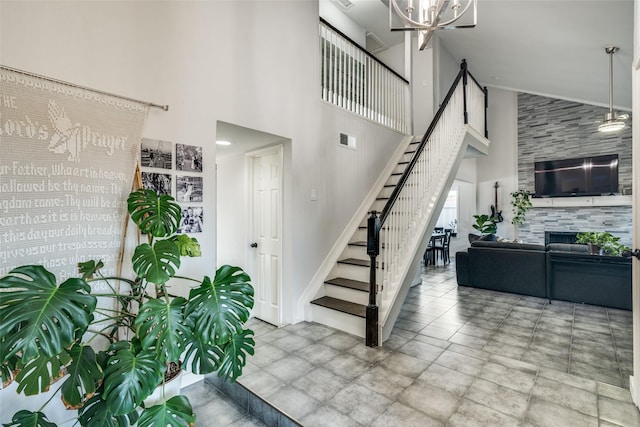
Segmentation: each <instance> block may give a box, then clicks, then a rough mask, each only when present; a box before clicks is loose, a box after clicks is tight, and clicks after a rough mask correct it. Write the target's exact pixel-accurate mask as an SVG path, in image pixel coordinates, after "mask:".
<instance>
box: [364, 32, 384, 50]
mask: <svg viewBox="0 0 640 427" xmlns="http://www.w3.org/2000/svg"><path fill="white" fill-rule="evenodd" d="M388 47H389V46H387V45H386V44H384V43H383V42H382V40H380V39H379V38H378V36H376V35H375V34H373V33H367V51H368V52H369V53H374V54H375V53H378V52H382V51H383V50H385V49H387V48H388Z"/></svg>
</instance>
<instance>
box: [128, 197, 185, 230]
mask: <svg viewBox="0 0 640 427" xmlns="http://www.w3.org/2000/svg"><path fill="white" fill-rule="evenodd" d="M127 207H128V209H129V214H131V219H132V220H133V222H135V223H136V225H137V226H138V228H140V230H141V231H142V232H143V233H149V234H151V235H152V236H154V237H169V236H171V235H172V234H174V233H175V232H176V231H177V230H178V225H179V224H180V217H181V216H182V209H180V205H178V204H177V203H175V201H174V199H173V197H171V196H169V195H167V194H162V195H158V194H156V192H155V191H153V190H149V189H140V190H138V191H134V192H133V193H131V194H130V195H129V198H128V199H127Z"/></svg>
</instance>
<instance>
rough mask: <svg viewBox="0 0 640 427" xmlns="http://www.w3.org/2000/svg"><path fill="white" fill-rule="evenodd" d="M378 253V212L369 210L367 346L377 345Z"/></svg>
mask: <svg viewBox="0 0 640 427" xmlns="http://www.w3.org/2000/svg"><path fill="white" fill-rule="evenodd" d="M379 253H380V218H379V217H378V212H376V211H371V215H370V216H369V218H368V219H367V255H369V258H370V259H371V266H370V267H369V304H368V305H367V311H366V333H365V341H366V345H367V346H369V347H376V346H377V345H378V305H377V301H376V291H377V289H376V287H377V286H376V283H377V280H376V264H377V263H376V258H377V256H378V254H379Z"/></svg>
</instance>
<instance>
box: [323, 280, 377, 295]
mask: <svg viewBox="0 0 640 427" xmlns="http://www.w3.org/2000/svg"><path fill="white" fill-rule="evenodd" d="M324 283H327V284H329V285H335V286H341V287H343V288H349V289H355V290H356V291H362V292H369V284H368V283H367V282H362V281H360V280H353V279H347V278H345V277H335V278H333V279H329V280H327V281H325V282H324Z"/></svg>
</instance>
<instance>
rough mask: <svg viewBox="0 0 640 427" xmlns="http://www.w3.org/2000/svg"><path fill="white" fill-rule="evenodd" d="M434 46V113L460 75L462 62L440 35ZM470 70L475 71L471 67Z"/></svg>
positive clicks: (434, 38) (435, 35) (434, 41)
mask: <svg viewBox="0 0 640 427" xmlns="http://www.w3.org/2000/svg"><path fill="white" fill-rule="evenodd" d="M432 43H433V46H434V52H435V55H434V56H435V58H434V64H433V65H434V67H433V68H434V79H433V87H434V89H433V96H434V100H433V105H435V107H434V111H435V110H437V108H439V107H440V104H441V103H442V101H443V100H444V97H445V96H447V92H448V91H449V89H450V88H451V85H452V84H453V80H454V79H455V78H456V76H457V75H458V73H459V72H460V62H461V61H462V60H460V61H459V60H457V59H456V58H454V57H453V55H451V53H450V52H449V51H448V50H447V48H446V46H445V45H444V44H443V43H442V41H441V40H440V37H439V36H438V34H437V33H436V34H434V37H433V42H432ZM469 70H470V71H472V74H473V69H472V67H471V66H469Z"/></svg>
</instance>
